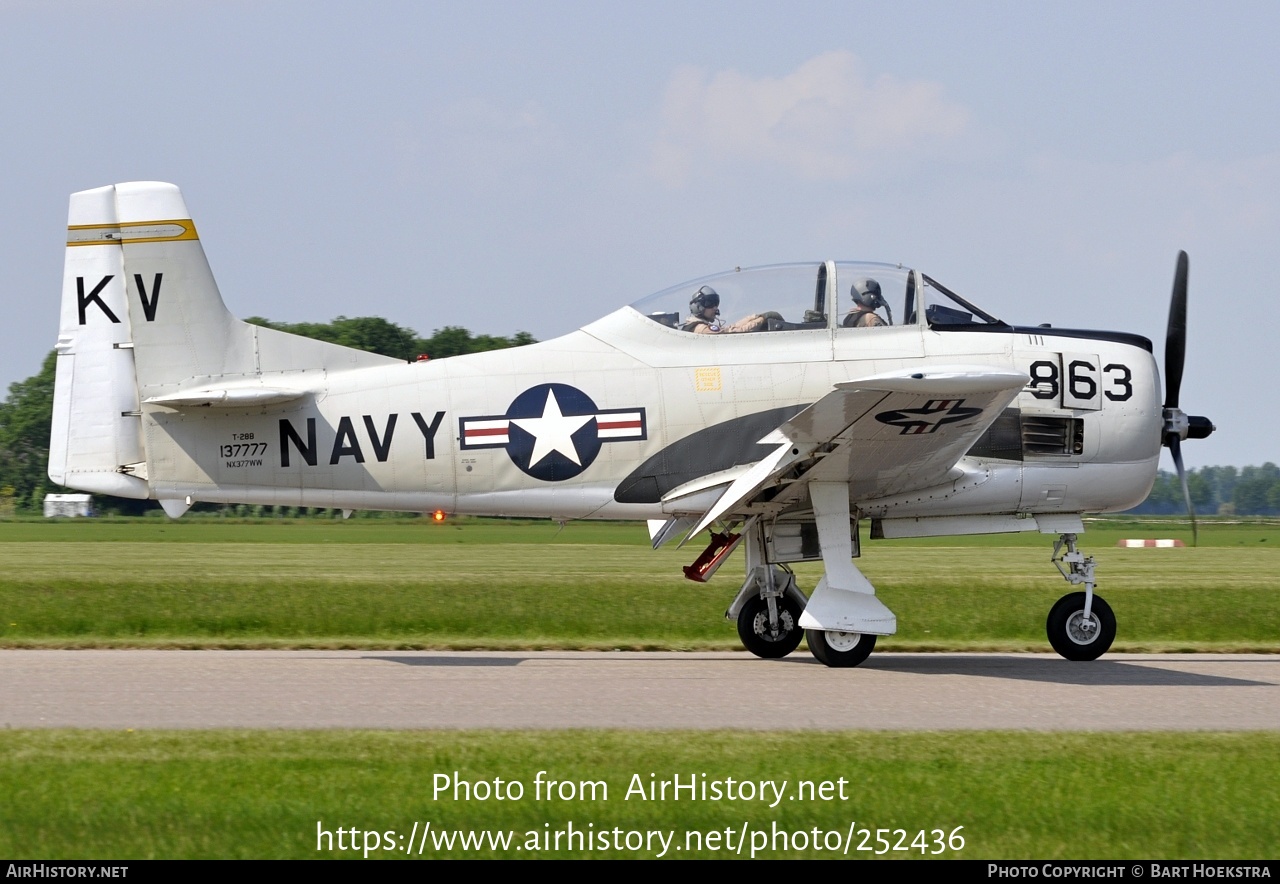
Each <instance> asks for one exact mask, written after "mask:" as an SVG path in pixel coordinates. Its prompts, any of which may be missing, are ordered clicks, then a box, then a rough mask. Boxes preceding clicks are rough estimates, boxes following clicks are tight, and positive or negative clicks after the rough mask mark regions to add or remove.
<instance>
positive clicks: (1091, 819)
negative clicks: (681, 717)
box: [0, 731, 1280, 859]
mask: <svg viewBox="0 0 1280 884" xmlns="http://www.w3.org/2000/svg"><path fill="white" fill-rule="evenodd" d="M538 771H546V772H547V776H546V777H545V778H550V779H555V780H557V781H569V782H571V783H573V784H574V791H573V792H570V793H566V792H559V794H558V795H557V797H556V798H555V799H553V800H550V801H549V800H546V795H545V793H543V797H542V799H541V800H539V799H538V798H537V797H536V794H535V786H534V783H535V779H536V777H537V775H538ZM650 774H655V775H656V778H657V779H670V778H671V777H672V776H673V775H675V774H679V775H680V776H681V777H682V778H684V780H685V781H686V782H687V781H690V779H691V778H696V779H697V781H698V782H701V781H702V775H703V774H705V775H706V777H705V779H706V780H707V781H717V780H719V781H722V782H723V781H725V780H726V779H727V778H729V777H732V778H733V779H734V780H735V781H751V782H753V783H755V782H760V781H768V780H772V781H774V782H779V781H782V780H785V781H786V787H785V788H786V789H787V791H786V792H785V797H783V798H782V799H781V800H778V801H775V800H774V798H773V794H774V793H772V792H765V790H764V788H761V789H760V793H761V794H767V795H769V796H770V797H769V798H768V799H767V800H760V799H759V798H758V797H754V796H753V797H752V798H751V799H750V800H742V799H741V797H740V796H741V795H744V794H745V792H738V793H737V795H738V796H739V800H728V799H725V800H719V801H715V800H706V801H703V800H697V801H691V800H687V799H685V800H679V801H677V800H672V799H671V798H670V796H668V799H667V800H665V801H663V800H648V799H644V798H641V797H640V794H639V793H636V792H633V793H632V794H631V797H627V793H628V791H629V789H630V788H631V786H632V784H633V777H637V776H638V778H639V781H640V783H641V785H645V784H647V783H649V782H650ZM438 776H442V777H444V778H445V780H444V781H443V782H440V781H438V780H437V777H438ZM495 777H501V778H502V780H503V781H504V782H506V783H508V784H509V783H510V782H511V781H518V782H519V783H520V784H521V786H522V789H523V794H522V797H520V798H519V799H510V796H511V795H512V794H514V793H512V792H510V786H509V785H508V786H507V787H506V791H505V792H504V794H505V795H506V796H508V799H509V800H502V801H499V800H496V799H494V798H489V799H488V800H477V799H476V798H475V797H474V794H476V793H473V797H472V798H471V800H462V799H464V798H465V796H466V794H467V793H466V792H465V791H460V792H458V793H457V795H458V798H457V799H455V793H454V792H453V790H452V787H451V784H452V783H453V782H454V781H455V780H462V781H468V782H470V783H476V782H479V781H488V782H490V783H491V782H492V781H493V780H494V778H495ZM840 778H843V779H844V780H845V781H846V783H845V784H844V785H843V786H841V785H840V783H839V779H840ZM583 781H593V782H603V783H604V784H605V788H603V789H602V788H600V787H595V788H594V789H593V790H591V791H588V790H587V789H586V788H584V787H581V786H580V784H581V783H582V782H583ZM802 781H807V782H809V783H812V786H811V787H810V788H809V791H807V792H805V793H803V794H799V789H800V783H801V782H802ZM438 782H439V783H440V785H441V786H445V787H446V788H443V789H442V791H441V792H440V793H439V794H437V793H436V792H435V789H434V786H435V785H436V784H437V783H438ZM823 782H826V783H828V784H829V785H828V786H827V787H826V789H825V791H824V790H822V789H820V786H821V784H822V783H823ZM842 791H843V795H842V794H841V792H842ZM0 794H3V795H4V796H5V797H4V800H2V801H0V856H8V857H14V858H19V857H36V858H40V859H56V858H68V857H84V856H89V857H94V858H96V859H112V858H148V857H164V858H192V857H218V858H235V857H255V858H289V857H317V856H323V857H326V858H327V857H342V856H345V857H353V858H354V857H359V856H362V855H363V850H362V849H359V850H354V851H353V850H350V849H348V850H340V849H337V848H338V846H339V842H338V840H337V838H336V831H335V830H337V829H338V828H343V829H346V830H349V829H351V828H355V829H358V830H360V831H361V832H362V833H363V832H365V831H373V832H377V833H378V835H377V836H376V838H377V840H376V841H375V840H373V838H366V837H365V836H364V835H363V834H361V835H359V836H357V837H356V839H355V840H356V844H357V846H358V847H361V848H363V847H364V846H372V849H371V851H370V854H369V857H370V858H397V857H403V856H404V854H403V853H400V852H397V851H396V850H386V849H384V847H385V846H386V845H387V844H393V845H399V844H400V843H401V842H399V841H398V839H399V838H401V837H406V836H407V835H409V834H410V832H411V830H412V827H413V825H414V823H418V824H420V829H419V831H420V832H421V831H423V828H422V827H423V826H425V825H426V824H427V823H430V824H431V828H430V830H429V831H431V832H434V833H435V834H436V835H437V836H440V835H442V834H445V833H449V832H451V831H488V832H500V831H509V832H512V833H513V834H514V836H515V840H514V842H513V843H512V844H511V845H510V846H508V847H506V848H505V849H503V848H501V847H494V846H493V844H491V843H486V844H483V845H481V846H480V847H478V848H474V849H463V848H462V847H461V845H460V844H459V843H457V842H455V844H454V847H453V849H447V848H446V847H445V846H444V845H443V843H441V844H439V845H438V846H437V845H436V844H435V843H434V842H433V841H430V840H429V841H428V842H427V846H426V848H425V849H424V850H423V852H422V854H421V855H422V856H423V857H432V858H434V857H440V856H452V857H486V856H487V857H494V856H504V857H510V858H535V857H556V856H558V857H596V858H619V857H652V856H655V855H657V854H658V851H659V845H658V843H657V842H652V843H651V844H650V845H649V846H647V847H642V846H641V845H640V844H639V842H638V841H636V840H634V839H633V841H632V846H633V848H634V849H631V850H628V849H625V842H622V843H623V846H624V849H622V850H618V849H615V848H610V849H608V850H605V849H602V847H601V845H600V842H597V841H593V842H590V843H592V844H593V846H592V847H589V848H587V847H584V846H580V845H573V846H572V847H570V844H569V842H567V841H562V842H561V845H560V849H555V845H554V842H553V843H551V844H549V845H547V847H545V848H544V847H543V844H544V843H545V842H543V841H542V838H543V837H544V836H545V835H546V834H547V833H549V832H555V831H560V832H564V831H566V830H567V829H568V827H569V824H570V822H572V824H573V826H574V827H575V828H576V829H577V830H578V831H579V832H582V831H594V832H604V831H612V830H614V829H615V828H616V829H619V830H621V831H623V832H628V831H638V832H649V831H662V832H669V833H673V834H674V841H672V842H670V843H671V846H670V847H669V848H668V850H667V854H666V855H667V856H668V857H671V858H693V857H706V858H713V857H724V856H736V855H737V854H736V853H735V851H734V847H735V845H736V842H737V839H738V838H741V837H742V833H743V832H744V831H745V832H747V833H748V835H747V837H746V838H745V839H744V841H743V843H744V845H745V847H744V851H743V853H742V854H741V855H742V856H744V857H747V856H750V851H751V848H752V847H753V846H755V847H758V848H759V849H760V850H761V852H760V853H758V854H757V857H797V856H799V857H811V858H830V857H832V856H837V857H839V856H843V855H844V854H843V853H842V852H841V849H840V848H836V849H834V850H833V849H831V845H833V844H836V843H838V841H839V838H841V837H844V836H846V835H847V833H848V832H849V830H850V828H853V829H854V831H855V838H854V839H853V840H852V841H851V842H850V844H851V847H850V850H849V854H848V855H849V856H851V857H868V856H874V855H875V852H876V851H877V850H879V851H882V852H884V851H887V852H886V853H885V855H886V856H889V857H891V858H920V857H921V856H933V855H935V854H936V855H939V856H941V857H960V858H970V859H979V858H981V859H993V858H1036V859H1058V858H1089V859H1103V858H1108V859H1110V858H1116V859H1158V858H1196V859H1211V858H1222V859H1245V858H1249V859H1259V858H1274V857H1275V856H1276V855H1277V853H1276V850H1277V844H1280V735H1278V734H1049V735H1044V734H1025V733H985V734H981V733H980V734H894V733H887V734H886V733H875V734H871V733H862V732H853V733H839V734H812V733H810V734H794V733H774V734H751V735H750V737H749V738H745V737H744V736H743V735H742V734H738V733H732V732H713V733H700V734H697V735H692V734H688V733H678V732H677V733H657V734H635V733H620V732H607V731H606V732H561V733H556V734H553V735H547V734H521V733H486V732H465V733H442V732H420V733H397V732H390V733H371V732H328V733H318V734H314V733H313V734H307V733H260V732H206V733H195V734H191V733H185V734H173V733H89V732H65V731H62V732H58V731H55V732H31V731H28V732H0ZM685 794H688V793H685ZM709 794H710V793H709ZM722 794H724V795H730V794H733V793H729V792H728V791H725V792H722ZM565 795H572V797H570V798H565V797H563V796H565ZM824 795H825V797H824ZM584 796H585V798H584ZM771 803H774V804H776V806H774V807H770V806H769V805H770V804H771ZM318 826H319V828H321V829H322V830H325V831H328V832H330V833H334V835H333V836H332V839H331V840H330V841H327V842H326V841H324V840H323V839H321V842H320V843H321V847H322V848H323V849H322V850H320V851H317V827H318ZM744 827H746V828H745V829H744ZM726 829H728V830H730V831H732V832H733V837H732V839H729V840H727V841H726V840H721V841H719V842H718V843H717V844H716V846H715V847H714V848H713V847H712V846H711V844H709V843H708V841H707V840H706V837H707V835H708V833H711V834H713V835H714V834H716V833H719V835H723V834H724V832H725V830H726ZM876 829H885V830H889V831H887V832H885V833H884V835H885V838H886V843H884V844H881V845H878V844H877V842H876V838H875V835H876V833H875V830H876ZM863 830H866V831H867V832H869V833H870V834H869V835H866V836H864V835H863V834H862V832H863ZM895 830H901V831H902V832H903V833H904V835H899V834H898V833H897V832H896V831H895ZM934 830H940V832H941V833H944V834H945V836H946V837H941V838H940V836H939V835H938V834H936V833H935V831H934ZM388 831H390V832H392V833H393V834H392V835H390V836H388V835H387V834H386V833H387V832H388ZM779 831H780V832H783V833H785V837H784V838H778V837H777V835H776V834H775V833H776V832H779ZM815 831H816V833H820V835H819V834H815ZM921 831H923V832H924V833H925V834H924V836H923V837H918V833H920V832H921ZM690 832H692V833H700V834H701V836H702V837H703V841H702V842H701V844H699V842H698V840H697V836H695V837H694V838H693V839H692V840H691V841H686V837H688V836H687V835H686V833H690ZM530 833H533V835H534V836H537V839H538V840H537V845H538V846H537V849H532V844H533V842H531V841H530V840H529V836H530ZM797 833H798V834H797ZM828 833H834V834H828ZM766 835H767V836H768V838H767V840H766V838H765V836H766ZM953 836H958V837H959V838H960V839H963V841H962V842H961V841H959V840H955V839H954V837H953ZM935 839H936V840H935ZM344 840H345V841H346V844H347V845H349V844H350V841H351V838H350V836H348V837H347V838H345V839H344ZM913 841H915V842H916V845H917V846H915V847H911V846H909V845H910V844H911V842H913ZM948 842H949V843H948ZM415 843H418V842H415ZM613 843H614V844H617V843H620V842H618V841H614V842H613ZM676 845H679V848H678V849H677V848H676ZM860 845H861V846H862V847H864V848H865V849H863V850H859V849H858V847H859V846H860ZM891 845H893V846H898V847H899V848H900V849H898V850H893V849H891ZM961 845H962V846H961ZM699 848H700V849H699ZM944 848H945V849H944ZM956 848H959V849H956ZM403 849H404V848H403V847H401V850H403ZM414 855H415V856H417V855H418V854H417V851H416V850H415V851H414Z"/></svg>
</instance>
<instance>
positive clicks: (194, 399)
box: [143, 386, 311, 409]
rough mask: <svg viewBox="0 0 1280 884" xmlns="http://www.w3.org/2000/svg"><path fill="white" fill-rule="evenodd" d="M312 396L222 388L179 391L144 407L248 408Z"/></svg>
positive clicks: (255, 388)
mask: <svg viewBox="0 0 1280 884" xmlns="http://www.w3.org/2000/svg"><path fill="white" fill-rule="evenodd" d="M309 395H311V391H309V390H291V389H288V388H285V387H262V386H253V387H224V388H222V389H207V388H206V389H201V390H180V391H179V392H177V393H169V394H166V395H164V396H152V397H151V398H150V399H144V400H143V402H144V403H145V404H146V405H163V406H165V407H166V408H177V409H183V408H248V407H251V406H255V405H279V404H280V403H282V402H293V401H294V400H296V399H302V398H303V397H305V396H309Z"/></svg>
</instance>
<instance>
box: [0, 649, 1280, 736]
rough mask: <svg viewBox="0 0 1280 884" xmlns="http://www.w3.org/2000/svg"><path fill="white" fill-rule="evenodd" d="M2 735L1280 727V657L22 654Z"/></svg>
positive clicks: (11, 657)
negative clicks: (830, 660) (850, 665)
mask: <svg viewBox="0 0 1280 884" xmlns="http://www.w3.org/2000/svg"><path fill="white" fill-rule="evenodd" d="M0 727H12V728H41V727H77V728H112V729H117V728H121V729H122V728H534V729H550V728H650V729H652V728H698V729H711V728H749V729H817V730H837V729H849V728H865V729H873V730H889V729H892V730H977V729H981V730H988V729H1016V730H1034V731H1047V730H1096V731H1114V730H1280V655H1255V654H1111V655H1108V656H1107V657H1104V658H1103V659H1101V660H1097V661H1094V662H1092V663H1071V662H1068V661H1065V660H1062V659H1061V658H1059V657H1057V656H1055V655H1050V654H1044V655H1041V654H888V653H886V654H877V655H874V656H872V657H871V659H870V660H868V661H867V662H866V663H864V664H863V665H862V666H859V667H857V668H856V669H828V668H826V667H825V666H821V665H819V664H818V663H816V661H814V660H813V659H812V658H811V657H810V656H809V655H808V654H806V653H803V651H801V652H798V653H797V654H795V655H793V656H792V657H789V658H787V659H786V660H774V661H767V660H758V659H756V658H755V657H752V656H750V655H748V654H745V653H652V652H650V653H631V652H564V651H557V652H529V651H514V652H490V651H486V652H438V651H422V652H415V651H315V650H301V651H168V650H166V651H149V650H6V651H0Z"/></svg>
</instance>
